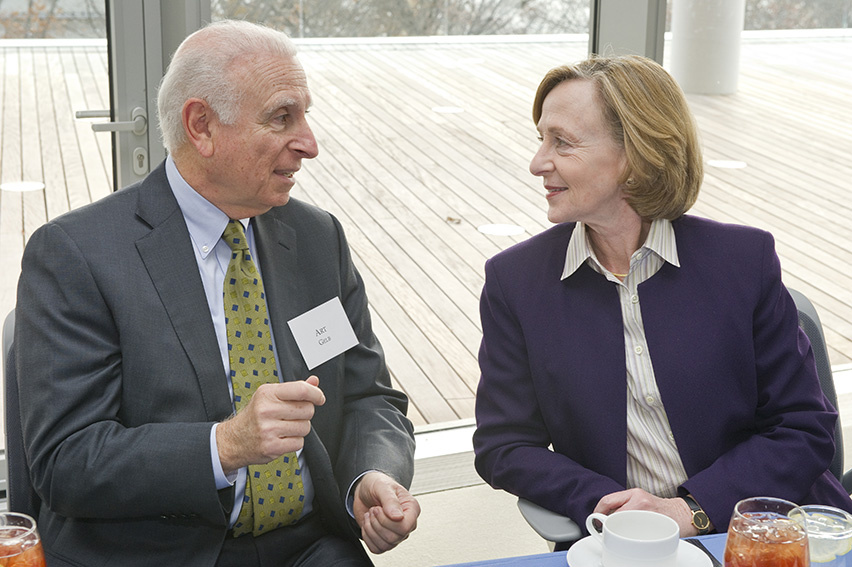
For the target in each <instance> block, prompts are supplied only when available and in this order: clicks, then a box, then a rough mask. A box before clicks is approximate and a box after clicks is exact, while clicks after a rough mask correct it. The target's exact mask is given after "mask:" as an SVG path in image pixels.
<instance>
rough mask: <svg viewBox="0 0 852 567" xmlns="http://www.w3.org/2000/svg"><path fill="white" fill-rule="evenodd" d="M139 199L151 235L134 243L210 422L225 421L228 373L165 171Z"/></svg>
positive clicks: (148, 183) (161, 170)
mask: <svg viewBox="0 0 852 567" xmlns="http://www.w3.org/2000/svg"><path fill="white" fill-rule="evenodd" d="M139 195H140V198H139V206H138V209H137V214H138V215H139V217H140V218H141V219H143V220H144V221H145V222H147V223H148V224H149V225H150V226H151V232H149V233H148V234H147V235H146V236H144V237H142V238H140V239H139V240H138V241H137V242H136V249H137V250H138V251H139V255H140V256H141V258H142V261H143V262H144V264H145V267H146V268H147V270H148V274H149V275H150V277H151V280H152V282H153V283H154V287H155V288H156V289H157V293H158V294H159V296H160V300H161V301H162V302H163V307H164V308H165V310H166V312H167V313H168V316H169V319H170V320H171V322H172V325H173V326H174V329H175V332H176V333H177V336H178V339H179V340H180V342H181V345H182V346H183V349H184V351H185V352H186V355H187V357H188V358H189V360H190V362H191V363H192V366H193V367H194V368H195V372H196V375H197V377H198V382H199V386H200V389H201V396H202V398H203V401H204V406H205V408H206V409H207V414H208V416H209V418H210V419H211V420H215V421H219V420H222V419H225V418H226V417H227V416H229V415H230V414H231V413H232V411H233V409H232V407H231V403H230V395H229V394H228V386H227V382H226V380H225V368H224V367H223V366H222V359H221V355H220V353H219V346H218V342H217V340H216V333H215V331H214V329H213V323H212V321H211V320H210V308H209V306H208V305H207V301H206V299H205V295H204V291H203V284H202V283H201V277H200V276H199V274H198V269H197V264H196V261H195V254H194V252H193V250H192V244H191V242H190V239H189V232H188V230H187V228H186V223H185V222H184V219H183V215H182V214H181V211H180V208H179V207H178V204H177V201H176V200H175V198H174V195H173V194H172V192H171V189H170V188H169V185H168V181H167V180H166V176H165V168H164V167H163V166H160V168H158V170H157V171H155V172H154V173H153V174H152V175H151V176H149V177H148V178H147V179H146V180H145V181H144V182H143V187H142V188H141V191H140V192H139Z"/></svg>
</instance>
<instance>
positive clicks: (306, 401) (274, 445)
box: [216, 376, 325, 474]
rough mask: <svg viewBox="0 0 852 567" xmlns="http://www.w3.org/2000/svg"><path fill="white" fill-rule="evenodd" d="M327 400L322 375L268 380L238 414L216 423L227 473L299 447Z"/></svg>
mask: <svg viewBox="0 0 852 567" xmlns="http://www.w3.org/2000/svg"><path fill="white" fill-rule="evenodd" d="M324 403H325V394H323V393H322V390H320V389H319V378H317V377H316V376H311V377H309V378H308V379H307V380H305V381H300V382H281V383H278V384H264V385H262V386H260V387H259V388H258V389H257V391H256V392H255V393H254V396H252V398H251V400H250V401H249V403H248V405H246V406H245V407H244V408H242V409H241V410H240V411H239V412H237V415H235V416H234V417H232V418H231V419H228V420H226V421H223V422H222V423H220V424H219V425H218V426H217V427H216V445H217V446H218V449H219V460H220V461H221V463H222V470H223V471H224V472H225V474H228V473H230V472H232V471H235V470H237V469H239V468H241V467H244V466H246V465H255V464H265V463H268V462H270V461H271V460H273V459H277V458H278V457H280V456H281V455H283V454H284V453H289V452H290V451H297V450H299V449H301V448H302V446H303V445H304V443H305V436H306V435H307V434H308V433H310V431H311V418H312V417H313V416H314V408H315V407H316V406H321V405H323V404H324Z"/></svg>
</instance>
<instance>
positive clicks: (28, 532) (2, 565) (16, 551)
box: [0, 512, 46, 567]
mask: <svg viewBox="0 0 852 567" xmlns="http://www.w3.org/2000/svg"><path fill="white" fill-rule="evenodd" d="M0 567H46V564H45V561H44V550H43V549H42V547H41V538H39V535H38V530H37V529H36V523H35V520H33V519H32V518H31V517H30V516H27V515H26V514H18V513H15V512H3V513H0Z"/></svg>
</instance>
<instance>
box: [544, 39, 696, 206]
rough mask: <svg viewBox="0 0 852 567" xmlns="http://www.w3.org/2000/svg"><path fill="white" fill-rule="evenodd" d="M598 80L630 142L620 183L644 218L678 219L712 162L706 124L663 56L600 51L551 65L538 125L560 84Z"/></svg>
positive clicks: (605, 109)
mask: <svg viewBox="0 0 852 567" xmlns="http://www.w3.org/2000/svg"><path fill="white" fill-rule="evenodd" d="M577 79H580V80H588V81H592V82H593V83H594V84H595V86H596V87H597V92H598V96H599V100H600V102H601V106H602V109H601V110H602V113H603V117H604V120H605V121H606V123H607V124H608V126H609V130H610V133H611V135H612V137H613V139H614V140H615V142H616V143H617V144H619V145H620V146H621V147H623V148H624V150H625V154H626V156H627V168H626V169H625V171H624V173H623V178H622V179H620V182H621V183H623V184H624V185H625V186H626V193H627V195H628V197H627V201H628V203H629V204H630V206H632V207H633V209H634V210H635V211H636V212H637V213H638V214H639V216H641V217H642V218H644V219H648V220H654V219H658V218H665V219H669V220H673V219H676V218H677V217H679V216H681V215H682V214H684V213H685V212H686V211H688V210H689V208H690V207H692V205H693V204H695V201H696V199H697V198H698V191H699V189H700V188H701V181H702V178H703V176H704V166H703V163H702V158H701V147H700V145H699V142H698V130H697V128H696V126H695V121H694V119H693V117H692V112H690V110H689V106H688V104H687V102H686V97H685V96H684V94H683V91H682V90H681V88H680V86H678V84H677V82H675V80H674V79H673V78H672V76H671V75H669V74H668V73H667V72H666V71H665V69H663V68H662V67H661V66H660V65H659V64H657V63H656V62H655V61H653V60H651V59H648V58H646V57H640V56H637V55H621V56H613V57H604V56H593V57H591V58H590V59H587V60H585V61H582V62H580V63H577V64H574V65H563V66H561V67H556V68H555V69H551V70H550V71H549V72H548V73H547V75H545V77H544V79H543V80H542V81H541V84H539V86H538V91H537V92H536V95H535V102H534V103H533V121H534V122H535V123H536V124H538V121H539V119H540V118H541V111H542V105H543V104H544V99H545V98H546V97H547V95H548V94H549V93H550V91H552V90H553V89H554V87H556V86H557V85H558V84H560V83H562V82H564V81H571V80H577Z"/></svg>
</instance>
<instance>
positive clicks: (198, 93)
mask: <svg viewBox="0 0 852 567" xmlns="http://www.w3.org/2000/svg"><path fill="white" fill-rule="evenodd" d="M252 54H258V55H264V56H266V55H269V56H273V57H274V56H280V57H295V55H296V46H295V45H294V44H293V42H292V41H291V40H290V38H289V36H287V34H285V33H284V32H281V31H278V30H274V29H272V28H269V27H266V26H262V25H258V24H253V23H250V22H245V21H242V20H223V21H219V22H214V23H212V24H209V25H207V26H205V27H203V28H201V29H200V30H198V31H196V32H195V33H193V34H191V35H190V36H189V37H187V38H186V39H185V40H184V41H183V43H181V45H180V47H178V49H177V51H175V54H174V55H173V56H172V61H171V63H170V64H169V68H168V71H166V74H165V76H164V77H163V80H162V81H161V82H160V88H159V91H158V93H157V107H158V112H159V117H160V130H161V132H162V135H163V145H164V146H165V147H166V149H167V150H168V151H169V152H170V153H174V152H175V151H176V150H178V149H179V148H180V147H181V146H183V144H185V143H186V141H187V139H186V133H185V132H184V129H183V123H182V119H181V113H182V111H183V105H184V103H185V102H186V101H187V100H189V99H191V98H199V99H202V100H205V101H207V103H208V104H209V105H210V107H211V108H212V109H213V112H215V113H216V115H217V116H218V117H219V120H220V121H222V122H223V123H224V124H233V123H234V121H235V120H236V119H237V116H238V114H239V111H240V106H241V104H242V102H243V97H244V96H245V91H244V89H243V85H242V84H241V81H240V80H239V79H240V77H241V76H243V75H242V74H241V72H244V71H245V69H244V66H241V67H235V66H234V63H235V61H238V62H242V63H243V64H244V63H245V62H246V61H250V60H251V55H252Z"/></svg>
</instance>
